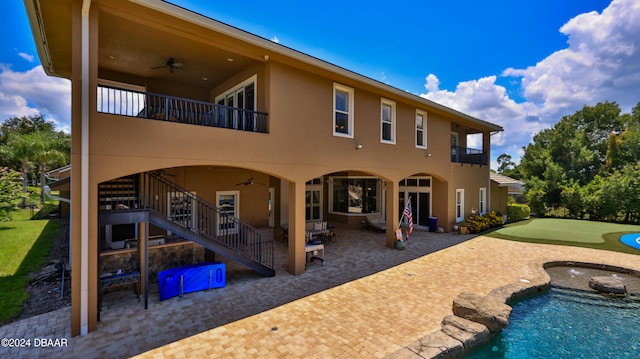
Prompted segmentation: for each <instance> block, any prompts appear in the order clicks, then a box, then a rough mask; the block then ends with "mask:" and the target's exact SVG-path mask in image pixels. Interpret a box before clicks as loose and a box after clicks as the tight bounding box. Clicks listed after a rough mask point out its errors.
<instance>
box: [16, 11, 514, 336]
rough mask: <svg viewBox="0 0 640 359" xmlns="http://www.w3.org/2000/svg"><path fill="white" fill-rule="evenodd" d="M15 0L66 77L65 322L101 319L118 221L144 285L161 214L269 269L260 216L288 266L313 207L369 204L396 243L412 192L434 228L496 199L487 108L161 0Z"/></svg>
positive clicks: (293, 264)
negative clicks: (370, 74)
mask: <svg viewBox="0 0 640 359" xmlns="http://www.w3.org/2000/svg"><path fill="white" fill-rule="evenodd" d="M25 6H26V9H27V13H28V16H29V20H30V23H31V26H32V29H33V35H34V38H35V40H36V44H37V48H38V52H39V55H40V58H41V60H42V63H43V66H44V69H45V71H46V72H47V74H49V75H50V76H58V77H63V78H67V79H69V80H71V83H72V119H71V120H72V121H71V122H72V156H71V158H72V162H71V163H72V170H71V177H70V178H71V180H70V191H71V248H72V249H71V253H72V254H71V262H72V264H71V266H72V318H71V321H72V324H71V326H72V333H73V335H78V334H85V333H87V332H89V331H93V330H95V329H96V327H97V321H98V316H99V311H98V301H99V295H98V293H99V286H100V279H99V278H100V275H101V273H100V272H101V269H100V266H99V263H100V258H101V255H102V254H101V252H102V251H103V250H104V249H105V248H110V249H113V248H116V249H118V248H123V245H124V246H125V247H124V248H123V250H126V249H127V247H128V246H129V244H128V243H126V241H120V238H118V236H124V237H127V236H126V235H121V234H120V232H123V231H124V232H126V231H131V232H132V233H133V235H134V236H135V238H139V239H140V240H139V242H138V243H136V244H135V245H136V246H137V248H138V249H139V252H140V253H143V255H140V256H139V261H140V263H139V266H140V271H141V272H143V275H142V282H143V283H142V284H143V287H144V286H145V283H144V282H145V281H146V279H145V275H144V271H145V270H146V268H148V266H149V263H148V262H149V256H148V251H149V241H150V240H149V237H153V235H154V234H156V232H157V231H164V233H173V234H178V235H180V236H182V237H184V238H187V239H189V240H191V241H193V242H195V243H198V244H199V245H200V246H202V247H205V248H207V250H208V251H209V252H215V253H218V254H220V255H222V256H225V257H228V258H233V259H234V260H237V261H239V262H240V263H243V264H246V265H248V266H250V267H251V268H253V269H255V270H257V271H259V272H261V273H263V274H265V275H275V273H274V271H273V263H272V261H273V238H272V236H271V237H270V236H268V235H264V233H265V228H267V229H268V228H280V227H281V226H283V225H286V226H287V228H288V270H289V271H290V272H291V273H293V274H300V273H303V272H304V270H305V261H306V255H305V225H306V223H307V222H308V221H315V220H321V221H329V222H331V223H336V224H344V225H349V224H354V225H355V224H358V225H359V223H360V222H361V221H362V220H363V219H364V217H365V215H366V214H370V213H376V214H380V215H381V216H382V217H383V218H385V219H386V228H387V231H386V233H387V244H388V246H393V245H394V242H395V236H394V229H395V226H396V225H397V221H398V219H399V217H400V213H401V212H402V210H403V206H404V203H405V200H406V199H407V198H411V201H412V208H413V217H414V222H415V223H416V225H417V226H427V224H428V220H429V218H430V217H432V216H433V217H437V221H438V225H439V226H442V227H443V228H445V230H451V228H452V226H453V224H454V223H455V222H456V221H460V220H462V219H464V218H465V216H467V215H468V214H470V213H471V210H472V208H474V209H477V210H479V211H480V212H484V211H488V210H490V209H491V203H489V200H490V198H491V196H490V193H488V191H489V190H490V180H489V148H490V138H491V134H492V133H494V132H497V131H502V128H501V127H500V126H498V125H495V124H492V123H489V122H485V121H483V120H480V119H477V118H474V117H472V116H469V115H466V114H464V113H460V112H458V111H455V110H452V109H450V108H447V107H445V106H442V105H439V104H437V103H434V102H432V101H429V100H426V99H424V98H421V97H419V96H416V95H412V94H409V93H407V92H406V91H403V90H400V89H397V88H394V87H392V86H389V85H387V84H384V83H381V82H378V81H375V80H373V79H371V78H367V77H365V76H362V75H359V74H357V73H354V72H351V71H349V70H346V69H344V68H341V67H339V66H336V65H333V64H331V63H327V62H325V61H322V60H320V59H318V58H315V57H312V56H309V55H306V54H303V53H300V52H298V51H296V50H294V49H291V48H288V47H285V46H282V45H280V44H277V43H274V42H272V41H269V40H267V39H264V38H261V37H259V36H255V35H253V34H250V33H247V32H245V31H243V30H240V29H237V28H234V27H232V26H228V25H226V24H223V23H220V22H218V21H215V20H213V19H210V18H207V17H205V16H202V15H200V14H197V13H194V12H191V11H189V10H187V9H184V8H181V7H177V6H174V5H172V4H169V3H166V2H162V1H157V0H130V1H127V0H57V1H44V0H25ZM470 136H474V138H480V139H481V140H480V145H478V146H475V147H478V148H476V149H471V148H467V139H468V138H470ZM134 223H135V224H134ZM150 235H151V236H150ZM269 238H271V239H269ZM122 242H125V243H124V244H123V243H122Z"/></svg>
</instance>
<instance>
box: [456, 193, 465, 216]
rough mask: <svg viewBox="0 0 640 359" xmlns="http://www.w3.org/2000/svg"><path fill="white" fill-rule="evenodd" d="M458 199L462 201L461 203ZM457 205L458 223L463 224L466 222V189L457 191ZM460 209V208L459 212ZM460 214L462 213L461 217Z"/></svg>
mask: <svg viewBox="0 0 640 359" xmlns="http://www.w3.org/2000/svg"><path fill="white" fill-rule="evenodd" d="M458 194H460V196H458ZM458 199H460V202H458ZM455 204H456V206H455V211H456V213H455V216H456V222H462V221H464V189H460V188H459V189H456V198H455ZM458 207H460V208H459V210H458ZM458 213H460V215H458Z"/></svg>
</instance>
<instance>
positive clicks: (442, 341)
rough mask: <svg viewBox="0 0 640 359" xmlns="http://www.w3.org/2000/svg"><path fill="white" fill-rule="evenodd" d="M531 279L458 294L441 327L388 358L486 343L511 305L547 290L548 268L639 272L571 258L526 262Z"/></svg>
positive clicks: (407, 358) (438, 354)
mask: <svg viewBox="0 0 640 359" xmlns="http://www.w3.org/2000/svg"><path fill="white" fill-rule="evenodd" d="M529 266H530V267H531V269H532V271H533V279H532V280H527V279H520V280H519V281H518V282H516V283H512V284H508V285H505V286H502V287H499V288H496V289H494V290H492V291H491V292H489V294H488V295H486V296H482V295H478V294H475V293H460V294H459V295H458V297H457V298H456V299H454V301H453V314H450V315H447V316H446V317H444V319H443V320H442V327H441V329H440V330H437V331H435V332H432V333H430V334H428V335H427V336H425V337H423V338H421V339H419V340H417V341H415V342H414V343H411V344H410V345H408V346H406V347H404V348H402V349H400V350H398V351H396V352H394V353H392V354H390V355H388V356H387V357H386V358H388V359H413V358H416V359H417V358H420V359H424V358H438V359H440V358H459V357H462V356H463V355H464V354H466V353H468V352H470V351H472V350H474V349H477V348H479V347H480V346H482V345H484V344H486V343H488V342H489V341H490V340H491V339H493V338H494V337H495V336H496V335H497V334H498V333H500V331H501V330H502V329H503V328H504V327H506V326H507V324H508V323H509V316H510V315H511V309H512V308H511V304H513V303H514V302H517V301H519V300H521V299H523V298H527V297H530V296H533V295H539V294H542V293H544V292H547V291H548V290H549V289H550V287H551V278H550V277H549V274H548V273H547V272H546V269H547V268H551V267H558V266H572V267H582V268H591V269H603V270H608V271H613V272H618V273H624V274H631V275H634V276H639V277H640V272H639V271H635V270H630V269H627V268H622V267H617V266H610V265H606V264H594V263H584V262H573V261H551V262H532V263H529Z"/></svg>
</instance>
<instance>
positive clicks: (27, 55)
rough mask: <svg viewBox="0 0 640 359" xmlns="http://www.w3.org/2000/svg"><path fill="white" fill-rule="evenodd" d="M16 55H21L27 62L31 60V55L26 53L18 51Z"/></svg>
mask: <svg viewBox="0 0 640 359" xmlns="http://www.w3.org/2000/svg"><path fill="white" fill-rule="evenodd" d="M18 56H20V57H22V58H23V59H25V60H27V61H29V62H33V55H29V54H27V53H24V52H18Z"/></svg>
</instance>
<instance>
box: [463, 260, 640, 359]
mask: <svg viewBox="0 0 640 359" xmlns="http://www.w3.org/2000/svg"><path fill="white" fill-rule="evenodd" d="M562 270H565V271H566V272H567V275H568V276H569V277H570V278H571V279H575V278H578V277H581V278H579V279H581V280H582V279H584V278H587V277H589V278H590V277H591V276H592V274H591V273H586V271H585V270H584V269H582V268H569V269H567V268H564V269H562ZM606 273H608V275H611V272H606ZM550 274H551V276H552V282H551V283H552V288H551V290H550V291H549V292H548V293H547V294H544V295H541V296H537V297H533V298H529V299H526V300H523V301H521V302H518V303H517V304H515V305H514V307H513V312H512V313H511V317H510V319H509V325H508V326H507V328H505V329H504V330H503V331H502V333H501V334H499V335H498V336H497V337H496V338H494V339H493V340H492V341H491V342H490V343H489V344H487V345H485V346H484V347H482V348H481V349H480V350H479V351H476V352H472V353H470V354H468V355H467V356H465V358H473V359H483V358H509V359H514V358H637V357H638V353H639V352H640V336H638V335H637V331H638V328H640V296H639V294H638V293H639V291H638V289H637V285H638V284H637V283H636V282H633V283H630V285H628V286H627V289H628V291H629V292H630V293H632V294H631V295H629V296H627V297H626V298H607V297H604V296H602V295H600V294H597V293H594V292H593V291H590V290H588V289H584V288H577V286H573V285H572V286H565V284H566V283H564V282H562V281H558V280H555V281H554V276H553V274H552V273H550ZM614 276H616V277H618V278H624V279H623V282H625V285H627V282H626V281H625V280H626V278H625V277H624V275H619V274H614ZM582 277H584V278H582ZM586 280H587V282H588V278H587V279H586ZM635 280H638V279H637V278H635V277H634V278H633V279H631V280H630V281H635ZM638 281H640V280H638ZM582 286H583V285H582V284H581V285H580V287H582ZM634 291H635V293H634Z"/></svg>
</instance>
